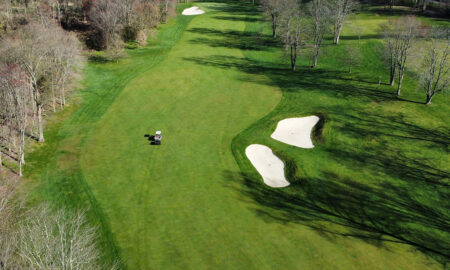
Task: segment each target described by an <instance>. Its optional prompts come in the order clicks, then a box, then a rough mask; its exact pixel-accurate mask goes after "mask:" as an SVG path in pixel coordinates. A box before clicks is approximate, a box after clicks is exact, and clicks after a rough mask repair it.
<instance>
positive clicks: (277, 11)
mask: <svg viewBox="0 0 450 270" xmlns="http://www.w3.org/2000/svg"><path fill="white" fill-rule="evenodd" d="M283 7H284V3H283V0H262V1H261V9H262V11H263V12H264V14H265V15H266V16H267V17H269V18H270V21H271V25H272V37H274V38H276V37H277V30H278V24H279V20H280V16H281V13H282V11H283Z"/></svg>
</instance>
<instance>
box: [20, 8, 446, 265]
mask: <svg viewBox="0 0 450 270" xmlns="http://www.w3.org/2000/svg"><path fill="white" fill-rule="evenodd" d="M198 5H199V6H200V7H201V8H202V9H205V10H206V13H205V14H204V15H201V16H195V17H185V16H179V17H177V19H175V20H173V21H172V22H171V23H170V24H169V25H166V26H163V27H162V28H161V29H160V31H159V34H158V36H157V37H156V38H155V40H153V41H151V42H150V45H149V46H148V47H146V48H142V49H136V50H132V51H130V52H129V53H130V57H129V58H127V59H124V60H121V61H120V63H118V64H116V63H90V64H89V66H88V68H87V70H86V80H85V88H84V89H83V91H82V92H81V97H82V101H81V102H80V103H79V104H77V105H74V106H73V107H72V108H71V109H70V110H68V111H66V112H64V113H63V114H62V115H60V116H59V117H60V118H61V119H62V120H59V121H58V120H56V121H55V123H53V124H51V125H50V127H49V131H48V132H47V134H46V136H47V143H46V144H45V145H43V146H41V147H40V148H39V149H37V150H36V151H35V152H34V153H33V154H31V156H30V157H29V160H30V164H31V165H29V167H28V168H29V169H28V171H27V174H28V176H29V177H30V178H34V179H40V182H39V183H40V185H39V187H38V188H37V192H36V194H38V195H37V199H39V200H40V199H46V200H50V201H52V202H54V203H55V204H56V205H63V206H68V207H74V208H85V207H87V206H89V207H90V209H91V210H90V211H89V217H90V220H91V221H92V222H93V223H94V224H99V225H100V227H101V229H102V245H103V247H104V248H105V250H106V251H107V255H106V256H105V260H106V261H112V260H113V259H114V258H116V257H118V256H120V258H121V259H122V261H123V265H122V266H123V267H126V268H128V269H425V268H430V269H439V268H441V267H442V266H441V265H440V263H439V262H442V261H443V259H445V254H446V253H447V254H448V243H449V235H448V226H449V224H448V220H449V213H448V210H447V209H449V205H448V203H449V202H448V197H449V193H448V185H449V183H448V175H449V173H448V171H449V167H448V166H449V165H448V164H449V156H448V148H447V147H448V137H449V136H448V135H449V131H448V124H446V116H447V115H448V105H447V104H448V98H447V97H445V96H437V97H436V99H435V100H434V101H433V104H432V105H431V106H425V105H423V104H417V103H413V102H410V101H422V99H423V98H422V96H423V95H421V93H419V92H414V91H413V89H414V88H415V84H414V82H413V81H412V80H408V79H406V80H407V81H406V87H405V90H404V93H405V94H404V97H403V98H404V99H405V100H403V101H402V100H396V99H395V98H394V95H393V93H394V92H395V91H394V90H393V89H392V88H390V87H388V86H384V85H382V86H381V87H380V88H378V85H377V84H376V81H377V80H378V77H379V76H386V71H384V70H383V66H382V64H381V63H380V62H379V61H378V60H377V57H376V53H377V49H378V48H379V46H380V43H379V41H377V40H375V38H376V37H375V36H374V35H372V36H371V34H373V33H372V32H369V31H374V30H373V29H375V28H376V24H378V23H379V20H378V19H377V20H375V19H374V20H371V19H370V16H371V15H370V14H361V15H358V16H361V17H362V18H364V23H365V25H367V26H368V27H367V29H368V30H367V31H368V35H367V36H366V37H364V39H363V41H362V42H361V45H360V47H361V50H362V51H363V55H364V57H363V63H362V65H361V67H360V68H357V69H355V72H354V73H352V74H347V73H346V68H345V67H344V66H343V65H342V63H341V62H340V60H339V55H342V53H343V52H342V50H343V47H344V46H346V45H349V44H357V43H358V41H357V39H355V38H354V37H352V34H348V33H344V37H343V40H342V44H341V45H339V46H337V47H336V46H331V45H329V43H330V42H329V41H327V44H326V46H325V47H326V49H327V50H326V53H325V54H324V55H323V56H322V57H321V58H320V60H319V61H320V62H319V68H318V69H317V70H310V69H309V68H307V67H306V65H307V63H308V61H307V60H306V59H305V58H302V59H301V61H300V64H299V65H300V66H299V70H298V71H297V72H295V73H293V72H291V71H290V70H289V69H288V68H289V66H288V63H286V61H285V60H283V59H281V58H280V55H281V49H280V48H279V46H278V45H277V44H276V43H274V42H272V41H271V40H270V38H269V37H267V36H266V35H261V34H259V33H258V32H259V30H260V26H261V24H260V22H259V16H258V13H257V12H256V11H255V8H254V7H252V6H251V4H249V3H235V2H229V3H206V2H205V3H198ZM181 9H182V7H180V10H181ZM358 16H354V17H353V18H352V22H356V23H358ZM381 20H383V19H381ZM369 26H370V27H369ZM383 79H384V81H386V77H384V78H383ZM310 114H318V115H320V116H322V117H324V118H325V122H324V126H323V129H321V130H317V131H316V132H315V134H316V138H315V140H316V148H314V149H308V150H305V149H298V148H295V147H290V146H288V145H284V144H282V143H278V142H276V141H273V140H271V139H270V137H269V135H270V133H271V132H272V131H273V128H274V127H275V124H276V122H277V121H278V120H280V119H283V118H285V117H291V116H302V115H310ZM156 130H162V131H163V138H164V139H163V144H162V145H160V146H154V145H150V144H149V141H148V140H147V138H146V137H144V135H146V134H153V133H154V131H156ZM250 143H263V144H266V145H268V146H270V147H272V148H273V149H274V150H275V151H276V152H279V153H280V154H281V155H282V156H283V158H285V159H286V161H289V168H290V169H291V170H290V173H289V176H290V177H291V181H292V185H291V186H290V187H288V188H285V189H271V188H268V187H266V186H264V184H263V182H262V180H261V179H260V177H259V176H258V175H257V173H256V171H255V170H254V169H253V167H252V166H251V164H250V163H249V162H248V161H247V159H246V158H245V156H244V149H245V147H246V146H247V145H248V144H250ZM236 161H237V163H236ZM294 164H295V165H294ZM293 175H295V177H294V176H293ZM30 182H31V183H33V182H34V181H32V180H30ZM446 198H447V200H446ZM399 242H400V243H399ZM418 248H421V250H419V249H418ZM439 253H443V254H444V255H439Z"/></svg>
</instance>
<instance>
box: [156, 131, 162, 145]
mask: <svg viewBox="0 0 450 270" xmlns="http://www.w3.org/2000/svg"><path fill="white" fill-rule="evenodd" d="M161 140H162V134H161V131H156V133H155V144H158V145H159V144H161Z"/></svg>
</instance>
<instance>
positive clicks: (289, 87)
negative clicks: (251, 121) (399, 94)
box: [184, 55, 394, 102]
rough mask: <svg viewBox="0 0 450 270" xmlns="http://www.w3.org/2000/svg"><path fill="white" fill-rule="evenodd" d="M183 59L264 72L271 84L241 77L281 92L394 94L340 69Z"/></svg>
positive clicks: (372, 97) (371, 97)
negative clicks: (352, 76) (274, 87)
mask: <svg viewBox="0 0 450 270" xmlns="http://www.w3.org/2000/svg"><path fill="white" fill-rule="evenodd" d="M184 60H186V61H191V62H194V63H196V64H198V65H203V66H213V67H217V68H224V69H230V68H236V69H239V70H241V71H243V72H245V73H247V74H250V75H257V74H264V75H267V76H269V78H270V79H271V83H269V82H267V80H264V81H259V79H258V77H246V78H245V80H246V81H252V82H254V83H261V84H265V85H267V84H270V85H273V86H278V87H280V88H282V89H283V91H284V92H299V91H320V92H321V93H324V94H327V95H330V96H334V97H344V98H352V97H355V98H361V97H363V98H365V99H366V100H368V101H376V102H382V101H392V100H393V97H394V94H393V93H390V92H385V91H383V90H381V89H378V87H377V86H378V85H376V84H373V85H369V84H368V83H367V82H365V81H363V80H361V81H359V80H358V79H352V78H347V74H346V73H345V72H342V71H332V70H323V69H310V68H305V67H299V68H298V69H297V71H298V72H291V71H290V70H289V68H284V67H280V65H275V64H273V63H269V62H263V61H256V60H250V59H245V58H238V57H232V56H221V55H213V56H210V57H202V58H199V57H193V58H184ZM300 74H301V75H300ZM349 81H357V82H359V84H357V85H355V84H352V83H350V82H349Z"/></svg>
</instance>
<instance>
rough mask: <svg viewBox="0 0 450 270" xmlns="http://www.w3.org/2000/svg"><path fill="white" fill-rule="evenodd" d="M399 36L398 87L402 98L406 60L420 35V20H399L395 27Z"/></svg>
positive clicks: (405, 18)
mask: <svg viewBox="0 0 450 270" xmlns="http://www.w3.org/2000/svg"><path fill="white" fill-rule="evenodd" d="M394 27H395V31H396V32H397V35H398V37H399V38H398V41H399V42H398V47H397V48H398V58H397V66H398V87H397V96H400V93H401V89H402V82H403V77H404V74H405V68H406V59H407V58H408V52H409V49H410V48H411V46H412V43H413V41H414V38H415V37H416V36H417V34H418V33H419V31H418V30H419V29H420V20H418V19H417V18H416V17H414V16H406V17H402V18H400V19H398V20H397V21H396V23H395V25H394Z"/></svg>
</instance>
